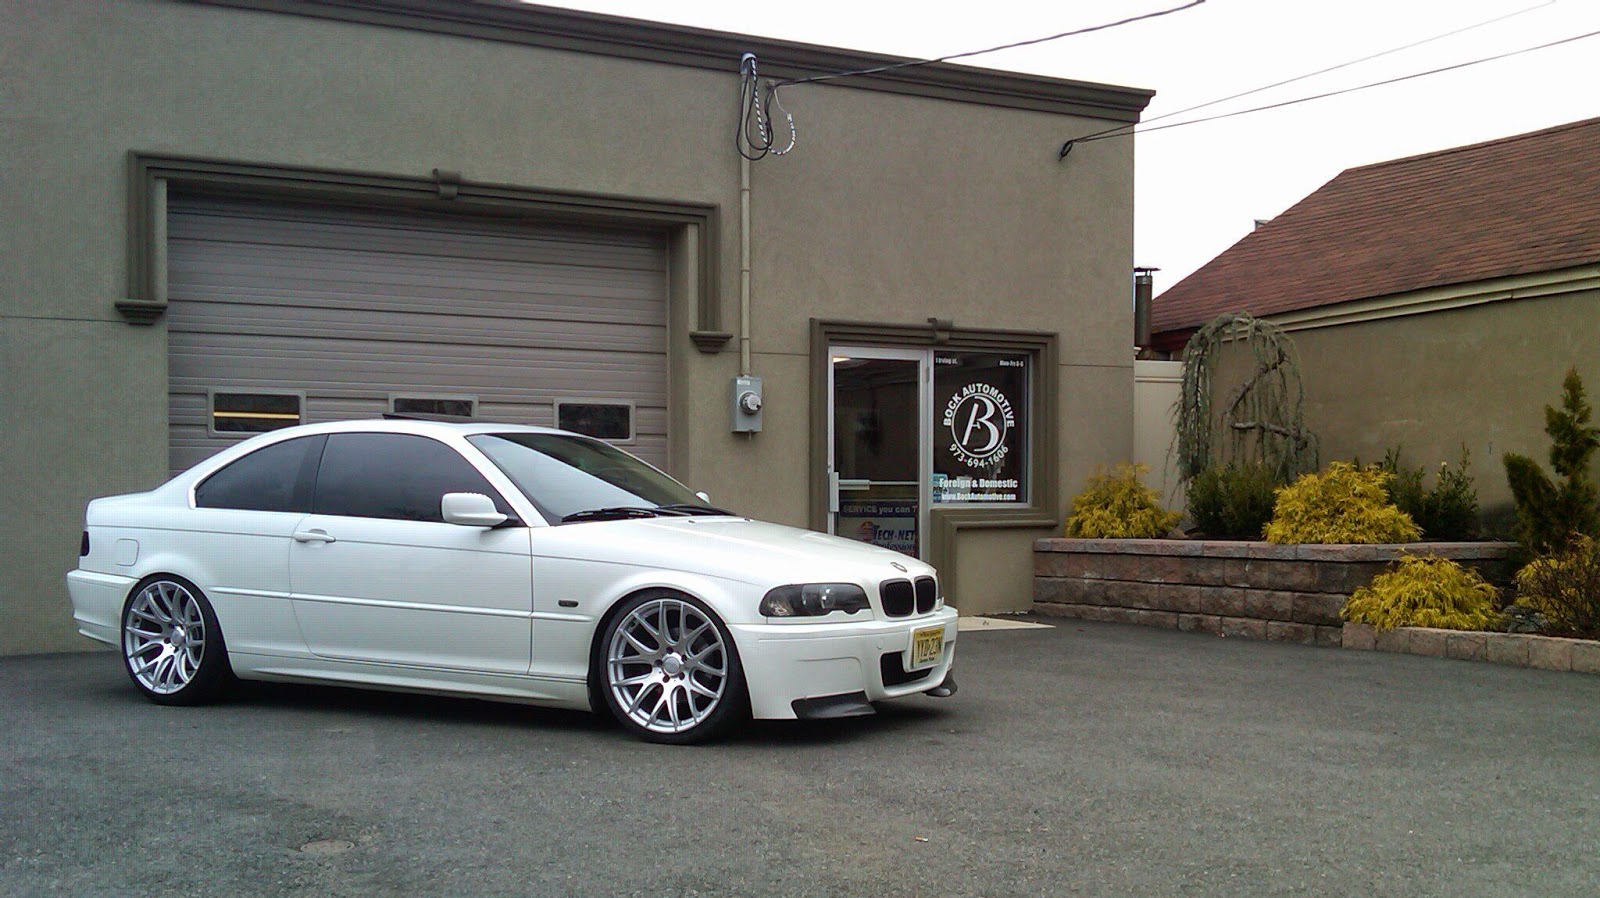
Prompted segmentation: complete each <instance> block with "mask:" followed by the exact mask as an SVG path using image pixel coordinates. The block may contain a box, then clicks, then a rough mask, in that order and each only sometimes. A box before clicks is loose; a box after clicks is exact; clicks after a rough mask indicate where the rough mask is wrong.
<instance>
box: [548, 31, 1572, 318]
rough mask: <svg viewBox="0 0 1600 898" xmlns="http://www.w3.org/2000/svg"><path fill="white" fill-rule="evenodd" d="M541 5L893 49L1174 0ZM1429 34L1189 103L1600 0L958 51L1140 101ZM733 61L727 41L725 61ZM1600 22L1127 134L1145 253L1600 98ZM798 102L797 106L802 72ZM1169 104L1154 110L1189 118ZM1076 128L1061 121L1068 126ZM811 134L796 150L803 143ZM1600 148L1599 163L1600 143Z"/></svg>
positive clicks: (1179, 251) (1161, 277) (1199, 95)
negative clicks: (1149, 92)
mask: <svg viewBox="0 0 1600 898" xmlns="http://www.w3.org/2000/svg"><path fill="white" fill-rule="evenodd" d="M545 2H547V3H549V4H550V5H556V6H565V7H570V8H575V9H589V10H594V11H597V12H607V13H613V14H617V15H626V16H633V17H637V18H644V19H653V20H656V21H668V22H676V23H680V24H685V25H694V26H698V27H702V28H714V29H717V30H721V31H732V32H739V33H745V34H758V35H766V36H770V37H777V38H783V39H787V40H794V41H801V42H805V43H814V44H824V45H828V46H835V47H848V48H853V49H860V50H867V51H874V52H881V53H887V54H892V55H899V56H914V57H928V56H943V55H947V54H950V53H958V52H963V51H966V50H974V49H979V48H982V47H987V46H993V45H996V44H1002V43H1007V42H1011V41H1017V40H1024V39H1028V38H1033V37H1040V36H1044V35H1047V34H1053V33H1057V32H1061V31H1067V30H1070V29H1073V28H1078V27H1082V26H1086V25H1093V24H1099V23H1102V22H1107V21H1112V20H1116V19H1121V18H1125V17H1127V16H1131V15H1137V14H1140V13H1145V12H1153V11H1156V10H1160V9H1165V8H1169V7H1172V6H1177V5H1181V3H1182V2H1183V0H1078V2H1061V3H1045V2H1037V0H1035V2H1025V0H985V2H983V3H960V4H956V3H930V2H874V0H803V2H792V3H750V2H731V0H674V2H668V3H663V2H659V0H657V2H645V0H545ZM1524 10H1525V12H1520V14H1518V15H1514V16H1512V17H1511V18H1508V19H1505V20H1503V21H1499V22H1496V23H1494V24H1489V25H1484V26H1483V27H1479V28H1475V29H1473V30H1470V31H1467V32H1465V33H1463V34H1459V35H1456V36H1453V37H1449V38H1444V39H1441V40H1437V41H1433V42H1432V43H1429V44H1427V45H1425V46H1422V47H1417V48H1415V49H1411V50H1407V51H1404V52H1400V53H1394V54H1391V55H1388V56H1385V57H1383V58H1382V59H1378V60H1374V61H1372V62H1367V63H1363V64H1361V65H1356V66H1350V67H1348V68H1343V69H1341V70H1339V71H1337V72H1333V73H1330V74H1327V75H1322V76H1319V77H1316V78H1312V79H1308V80H1305V81H1300V82H1297V83H1295V84H1290V85H1287V86H1284V87H1281V88H1277V89H1275V90H1273V91H1270V92H1266V93H1261V94H1256V95H1253V96H1251V97H1247V98H1244V99H1241V100H1238V101H1235V102H1232V103H1228V104H1225V105H1220V106H1216V107H1212V108H1208V109H1206V110H1202V111H1198V112H1195V113H1192V114H1191V115H1192V116H1201V115H1209V114H1214V113H1217V112H1226V111H1231V110H1235V109H1240V108H1244V107H1248V106H1256V105H1262V104H1265V103H1273V102H1279V101H1282V100H1288V99H1293V98H1298V97H1304V96H1308V95H1311V94H1318V93H1324V92H1326V91H1330V90H1337V89H1340V88H1345V87H1350V86H1354V85H1358V84H1364V83H1367V82H1371V81H1378V80H1382V79H1386V78H1393V77H1396V76H1400V75H1406V74H1410V73H1413V72H1420V71H1424V70H1428V69H1434V68H1439V67H1442V66H1447V65H1453V64H1456V63H1460V62H1466V61H1469V60H1473V59H1479V58H1483V57H1488V56H1494V55H1498V54H1501V53H1505V52H1507V51H1511V50H1517V49H1521V48H1524V47H1529V46H1534V45H1537V44H1542V43H1547V42H1550V41H1553V40H1558V39H1561V38H1566V37H1571V36H1575V35H1579V34H1585V33H1588V32H1591V31H1600V0H1553V2H1550V0H1340V2H1318V0H1207V2H1206V3H1205V4H1204V5H1201V6H1198V7H1195V8H1193V9H1190V10H1186V11H1184V12H1179V13H1176V14H1173V15H1170V16H1165V17H1162V18H1158V19H1153V20H1150V21H1145V22H1139V23H1135V24H1132V25H1127V26H1123V27H1121V28H1117V29H1114V30H1111V31H1105V32H1100V33H1096V34H1089V35H1083V36H1079V37H1071V38H1065V39H1063V40H1060V41H1056V42H1053V43H1047V44H1042V45H1039V46H1034V47H1028V48H1019V49H1016V50H1007V51H1003V52H999V53H993V54H988V55H984V56H978V57H974V58H972V59H970V60H966V62H967V63H969V64H972V65H980V66H984V67H986V68H995V69H1006V70H1010V71H1018V72H1030V73H1036V74H1042V75H1051V76H1056V77H1062V78H1074V79H1079V80H1085V81H1101V82H1108V83H1112V84H1121V85H1128V86H1133V87H1144V88H1150V89H1153V90H1155V91H1156V92H1157V93H1156V98H1155V100H1154V101H1153V102H1152V103H1151V105H1150V107H1149V108H1148V109H1147V110H1146V112H1145V117H1146V119H1151V118H1154V117H1157V116H1162V115H1165V114H1166V113H1169V112H1174V111H1177V110H1180V109H1183V108H1185V107H1188V106H1193V105H1195V104H1198V103H1204V102H1207V101H1210V100H1214V99H1218V98H1220V97H1224V96H1228V95H1230V94H1234V93H1238V92H1240V91H1245V90H1250V89H1253V88H1257V87H1261V86H1264V85H1267V84H1271V83H1273V82H1277V81H1281V80H1284V79H1287V78H1291V77H1294V76H1297V75H1301V74H1305V73H1308V72H1311V71H1315V70H1318V69H1322V68H1326V67H1328V66H1333V65H1338V64H1340V63H1344V62H1349V61H1352V60H1356V59H1359V58H1361V57H1364V56H1368V55H1371V54H1373V53H1378V52H1381V51H1384V50H1388V49H1391V48H1394V47H1398V46H1401V45H1404V44H1409V43H1412V42H1415V41H1420V40H1424V39H1426V38H1430V37H1434V36H1436V35H1441V34H1444V33H1446V32H1449V31H1454V30H1456V29H1459V28H1465V27H1467V26H1471V25H1475V24H1478V23H1481V22H1485V21H1486V20H1490V19H1495V18H1497V17H1500V16H1506V15H1509V14H1512V13H1518V12H1519V11H1524ZM735 65H736V62H734V61H730V68H732V67H733V66H735ZM1597 88H1600V36H1597V37H1593V38H1589V39H1587V40H1581V41H1577V42H1574V43H1570V44H1566V45H1564V46H1560V47H1554V48H1551V49H1546V50H1539V51H1536V52H1533V53H1527V54H1524V55H1521V56H1517V57H1513V58H1510V59H1504V60H1499V61H1495V62H1486V63H1484V64H1482V65H1478V66H1473V67H1470V68H1466V69H1463V70H1459V71H1454V72H1448V73H1444V74H1439V75H1432V76H1429V77H1426V78H1418V79H1414V80H1411V81H1407V82H1404V83H1401V84H1395V85H1390V86H1386V87H1375V88H1372V89H1370V90H1365V91H1359V92H1356V93H1353V94H1348V95H1345V96H1340V97H1335V98H1332V99H1325V100H1317V101H1313V102H1309V103H1304V104H1300V105H1297V106H1292V107H1288V108H1284V109H1278V110H1271V111H1266V112H1257V113H1254V114H1250V115H1244V116H1239V117H1235V118H1230V119H1226V120H1222V121H1216V122H1211V123H1205V124H1196V125H1192V126H1186V127H1180V128H1173V129H1170V130H1166V131H1160V132H1152V133H1150V134H1146V135H1143V136H1140V137H1136V138H1134V140H1135V142H1136V147H1137V150H1136V153H1137V155H1136V160H1137V161H1136V166H1137V176H1138V183H1137V189H1136V196H1135V207H1136V225H1135V242H1136V247H1135V256H1134V261H1135V263H1136V264H1139V265H1149V266H1155V267H1158V268H1160V269H1161V273H1160V274H1158V275H1157V276H1156V291H1157V293H1160V292H1161V291H1163V290H1165V289H1166V288H1167V287H1170V286H1171V285H1172V284H1174V283H1176V282H1177V281H1178V280H1180V279H1181V278H1183V277H1184V276H1185V275H1187V274H1189V273H1190V272H1192V271H1193V270H1194V269H1196V268H1198V267H1200V266H1201V265H1203V264H1205V262H1207V261H1208V260H1210V259H1211V258H1212V257H1213V256H1215V255H1217V254H1218V253H1220V252H1222V251H1223V250H1225V249H1227V248H1228V247H1229V246H1231V245H1232V244H1233V243H1234V242H1235V241H1237V240H1238V239H1239V238H1241V237H1243V236H1244V235H1245V234H1247V233H1248V232H1249V231H1250V229H1251V227H1252V226H1253V222H1254V220H1255V219H1258V218H1271V217H1273V216H1275V215H1277V214H1279V213H1280V212H1282V211H1284V210H1285V209H1287V208H1289V207H1290V206H1292V205H1294V203H1296V202H1297V201H1299V200H1300V199H1301V198H1303V197H1304V196H1305V195H1307V194H1309V193H1311V192H1312V191H1314V190H1316V189H1317V188H1318V187H1320V186H1321V185H1322V184H1324V183H1326V182H1327V181H1328V180H1329V179H1330V178H1332V177H1333V176H1334V175H1336V174H1338V173H1339V172H1340V171H1342V170H1344V169H1346V168H1349V167H1352V166H1357V165H1365V164H1367V163H1370V162H1379V161H1383V160H1386V159H1396V158H1400V157H1404V156H1410V155H1415V154H1417V153H1425V152H1429V151H1432V150H1438V149H1444V148H1447V147H1452V146H1460V145H1463V144H1468V143H1476V142H1478V141H1482V140H1491V139H1494V138H1497V137H1505V136H1508V135H1512V134H1518V133H1522V132H1525V131H1532V130H1536V129H1538V128H1544V127H1548V126H1551V125H1557V124H1562V123H1565V122H1571V121H1577V120H1580V119H1585V118H1593V117H1595V116H1600V89H1597ZM786 101H787V105H788V106H789V107H790V109H791V111H793V112H795V113H796V116H797V120H799V118H800V117H801V116H803V115H804V106H805V100H804V97H803V96H802V95H801V91H800V90H793V91H791V92H790V95H789V96H788V97H786ZM1186 117H1188V116H1178V117H1174V118H1172V119H1166V120H1163V121H1162V122H1159V123H1155V122H1153V123H1152V125H1155V124H1166V123H1167V122H1169V121H1171V122H1175V121H1182V120H1183V119H1184V118H1186ZM1063 136H1067V135H1065V134H1064V135H1063ZM803 150H804V146H803V134H802V146H801V147H800V149H799V150H798V151H800V152H803ZM1596 164H1600V160H1597V162H1596Z"/></svg>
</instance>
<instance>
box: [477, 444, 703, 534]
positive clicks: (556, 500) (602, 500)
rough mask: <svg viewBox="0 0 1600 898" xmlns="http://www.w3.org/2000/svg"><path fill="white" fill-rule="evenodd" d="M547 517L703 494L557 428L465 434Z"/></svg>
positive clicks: (617, 451) (613, 449)
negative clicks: (551, 431)
mask: <svg viewBox="0 0 1600 898" xmlns="http://www.w3.org/2000/svg"><path fill="white" fill-rule="evenodd" d="M467 440H468V442H470V443H472V445H474V446H476V447H478V449H480V450H482V452H483V454H484V455H487V456H489V460H490V461H492V462H494V463H495V465H497V466H498V467H499V468H500V470H501V471H503V472H505V475H506V476H507V477H510V478H511V482H512V483H515V484H516V485H517V486H518V487H519V488H520V489H521V490H522V494H523V495H525V496H527V497H528V498H529V499H530V500H531V501H532V502H533V504H534V505H535V506H537V507H538V509H539V511H540V512H541V513H542V514H544V516H545V517H546V518H548V519H549V520H551V521H559V520H561V519H562V518H563V517H566V516H567V515H569V514H573V513H574V512H579V511H587V510H591V509H595V508H606V507H612V506H618V505H639V506H658V505H673V504H679V503H686V504H691V505H692V504H698V503H700V502H703V501H705V500H703V499H701V498H700V497H698V496H696V495H695V494H694V492H693V491H692V490H690V489H689V488H688V487H686V486H684V485H683V484H681V483H679V482H678V481H676V480H673V479H672V478H671V477H668V476H667V475H665V474H663V473H661V472H660V471H657V470H656V469H655V468H652V467H650V466H649V465H647V464H645V463H644V462H642V461H640V460H639V459H637V458H634V457H633V456H631V455H629V454H628V453H626V452H623V451H622V450H621V449H618V448H617V447H615V446H612V445H611V444H609V443H602V442H600V441H599V440H591V439H586V438H584V437H574V436H567V435H564V434H558V433H496V434H480V435H478V436H471V437H467Z"/></svg>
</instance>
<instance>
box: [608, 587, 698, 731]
mask: <svg viewBox="0 0 1600 898" xmlns="http://www.w3.org/2000/svg"><path fill="white" fill-rule="evenodd" d="M606 688H607V689H610V690H611V697H612V698H613V699H614V700H615V701H616V704H617V707H618V708H619V709H620V710H621V711H622V712H623V713H624V714H626V715H627V716H628V719H629V720H631V721H633V722H634V723H636V724H638V725H639V726H641V727H643V728H645V729H647V730H649V731H651V732H653V733H684V732H687V731H689V730H692V729H694V728H695V727H697V726H699V725H700V724H702V723H704V722H705V721H706V720H707V719H708V718H709V717H711V715H712V713H713V712H715V711H716V709H717V705H718V703H720V702H721V701H722V697H723V694H724V693H725V692H726V691H727V688H728V647H727V645H725V644H724V642H723V639H722V631H721V630H720V629H719V628H718V627H717V624H716V622H715V621H713V620H711V618H709V617H708V616H707V615H706V613H705V612H703V611H701V610H700V609H699V608H697V607H695V606H694V605H691V604H689V603H688V602H685V601H682V600H681V599H667V598H663V599H653V600H651V601H648V602H645V603H644V604H642V605H640V606H639V607H637V608H635V609H633V610H632V611H630V612H628V614H627V616H626V617H624V618H623V619H622V620H621V621H619V622H618V623H617V628H616V630H615V631H614V632H613V633H612V636H611V643H610V645H608V646H607V647H606Z"/></svg>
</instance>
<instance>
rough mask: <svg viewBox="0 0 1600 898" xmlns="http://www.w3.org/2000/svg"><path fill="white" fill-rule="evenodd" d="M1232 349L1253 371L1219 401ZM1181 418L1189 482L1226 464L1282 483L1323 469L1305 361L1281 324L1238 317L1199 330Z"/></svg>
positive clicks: (1188, 353) (1186, 369)
mask: <svg viewBox="0 0 1600 898" xmlns="http://www.w3.org/2000/svg"><path fill="white" fill-rule="evenodd" d="M1229 344H1233V345H1234V346H1235V347H1236V348H1237V349H1238V350H1239V351H1241V352H1243V353H1245V357H1246V359H1247V360H1248V361H1250V362H1253V366H1252V368H1251V370H1250V373H1249V374H1248V375H1247V376H1246V377H1245V378H1244V380H1243V381H1242V382H1241V383H1239V384H1238V385H1237V386H1235V387H1234V388H1233V389H1231V390H1229V391H1228V393H1227V394H1226V395H1225V396H1223V397H1221V400H1220V401H1217V397H1216V395H1215V393H1216V389H1217V386H1218V385H1217V384H1216V382H1215V381H1216V370H1217V363H1218V361H1219V360H1220V359H1221V356H1222V352H1223V349H1224V347H1226V346H1228V345H1229ZM1175 412H1176V414H1175V417H1176V419H1177V432H1178V433H1177V452H1178V476H1179V478H1180V480H1181V481H1182V482H1184V483H1188V482H1190V481H1192V480H1194V478H1195V477H1197V476H1198V475H1199V474H1200V473H1201V472H1203V471H1205V470H1207V469H1208V468H1222V467H1224V466H1239V467H1248V466H1259V467H1261V468H1263V469H1265V470H1266V471H1269V472H1271V474H1272V476H1273V477H1274V478H1275V479H1276V480H1277V481H1278V482H1279V483H1289V482H1290V481H1292V480H1294V478H1296V477H1298V476H1299V475H1301V474H1303V473H1306V472H1308V471H1315V470H1316V469H1317V438H1316V435H1315V434H1313V433H1312V432H1311V431H1309V430H1307V429H1306V423H1305V388H1304V387H1303V386H1302V385H1301V383H1300V359H1299V356H1298V355H1297V354H1296V353H1295V349H1294V343H1293V341H1291V340H1290V339H1289V335H1288V334H1286V333H1284V332H1283V328H1280V327H1278V326H1277V325H1275V324H1270V323H1268V322H1265V321H1262V320H1260V319H1258V318H1252V317H1251V316H1249V315H1245V314H1243V313H1233V314H1228V315H1222V316H1220V317H1218V318H1215V319H1213V320H1212V321H1210V322H1209V323H1207V324H1206V325H1205V326H1204V327H1201V328H1200V329H1199V330H1197V331H1195V334H1194V336H1193V337H1190V338H1189V343H1188V345H1187V346H1185V347H1184V350H1183V384H1182V393H1181V395H1180V396H1179V399H1178V405H1177V407H1176V409H1175Z"/></svg>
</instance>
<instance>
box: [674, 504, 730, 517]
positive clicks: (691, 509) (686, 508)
mask: <svg viewBox="0 0 1600 898" xmlns="http://www.w3.org/2000/svg"><path fill="white" fill-rule="evenodd" d="M658 507H660V508H662V509H665V510H667V511H677V512H682V513H683V514H688V515H702V514H704V515H727V516H730V517H731V516H732V515H733V512H731V511H728V510H727V509H723V508H718V507H716V506H715V505H695V504H693V503H690V502H674V503H672V504H671V505H662V506H658Z"/></svg>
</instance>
